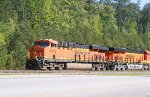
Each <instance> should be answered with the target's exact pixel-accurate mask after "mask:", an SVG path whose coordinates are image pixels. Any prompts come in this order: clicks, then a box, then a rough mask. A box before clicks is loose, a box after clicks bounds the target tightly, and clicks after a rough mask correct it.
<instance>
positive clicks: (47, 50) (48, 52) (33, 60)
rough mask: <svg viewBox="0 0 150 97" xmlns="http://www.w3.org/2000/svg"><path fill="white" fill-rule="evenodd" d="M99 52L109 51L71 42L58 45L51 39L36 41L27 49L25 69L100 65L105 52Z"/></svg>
mask: <svg viewBox="0 0 150 97" xmlns="http://www.w3.org/2000/svg"><path fill="white" fill-rule="evenodd" d="M100 50H101V51H107V50H109V49H108V48H107V47H100V46H95V45H84V44H77V43H71V42H60V43H58V42H57V41H55V40H52V39H49V40H48V39H45V40H37V41H36V42H35V45H34V46H33V47H31V48H30V49H29V52H28V59H27V65H26V68H27V69H53V68H54V69H57V70H58V69H66V68H67V63H93V64H100V63H101V64H102V63H103V62H104V61H105V52H101V51H100ZM94 66H95V65H93V67H94ZM94 69H95V68H94Z"/></svg>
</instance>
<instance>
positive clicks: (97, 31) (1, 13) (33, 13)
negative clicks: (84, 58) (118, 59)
mask: <svg viewBox="0 0 150 97" xmlns="http://www.w3.org/2000/svg"><path fill="white" fill-rule="evenodd" d="M139 5H140V1H138V2H137V3H133V2H131V1H130V0H99V1H97V0H0V69H24V67H25V63H26V57H27V50H28V49H29V47H31V46H32V45H33V42H34V41H35V40H37V39H45V38H46V39H49V38H52V39H54V40H58V41H71V42H77V43H83V44H95V45H102V46H109V47H122V48H129V49H137V50H144V49H147V50H150V3H148V4H146V5H145V6H144V7H143V8H142V9H140V6H139Z"/></svg>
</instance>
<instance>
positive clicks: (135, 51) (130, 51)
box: [126, 49, 144, 54]
mask: <svg viewBox="0 0 150 97" xmlns="http://www.w3.org/2000/svg"><path fill="white" fill-rule="evenodd" d="M126 52H129V53H139V54H143V53H144V51H143V50H131V49H130V50H129V49H127V51H126Z"/></svg>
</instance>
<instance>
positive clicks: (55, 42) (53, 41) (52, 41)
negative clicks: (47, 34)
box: [36, 39, 58, 44]
mask: <svg viewBox="0 0 150 97" xmlns="http://www.w3.org/2000/svg"><path fill="white" fill-rule="evenodd" d="M40 41H47V42H51V43H54V44H58V41H55V40H53V39H40V40H37V41H36V42H40Z"/></svg>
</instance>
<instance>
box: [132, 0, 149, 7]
mask: <svg viewBox="0 0 150 97" xmlns="http://www.w3.org/2000/svg"><path fill="white" fill-rule="evenodd" d="M137 1H138V0H131V2H135V3H136V2H137ZM146 3H150V0H141V3H140V7H141V9H142V8H143V7H144V5H145V4H146Z"/></svg>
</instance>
